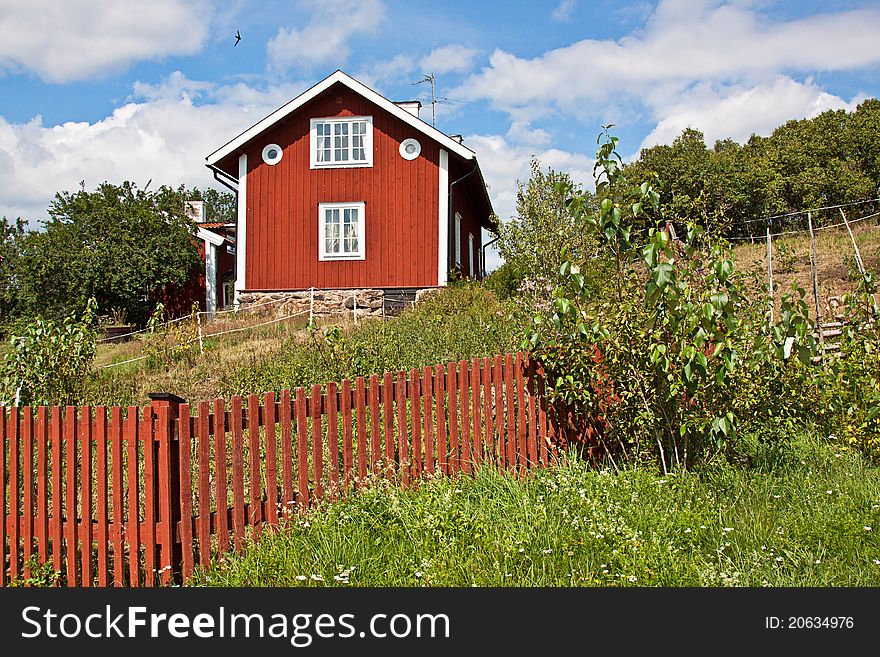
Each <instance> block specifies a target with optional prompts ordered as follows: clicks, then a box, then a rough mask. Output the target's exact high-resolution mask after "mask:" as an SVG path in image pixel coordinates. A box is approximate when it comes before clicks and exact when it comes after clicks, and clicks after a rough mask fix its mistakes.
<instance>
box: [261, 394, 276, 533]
mask: <svg viewBox="0 0 880 657" xmlns="http://www.w3.org/2000/svg"><path fill="white" fill-rule="evenodd" d="M263 415H264V418H265V421H264V422H263V427H264V428H263V430H264V431H265V433H266V519H265V520H266V522H267V523H268V524H269V525H270V526H272V527H277V526H278V440H277V438H276V433H275V423H276V419H275V393H274V392H267V393H266V394H265V395H263Z"/></svg>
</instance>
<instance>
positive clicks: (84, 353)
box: [0, 298, 96, 406]
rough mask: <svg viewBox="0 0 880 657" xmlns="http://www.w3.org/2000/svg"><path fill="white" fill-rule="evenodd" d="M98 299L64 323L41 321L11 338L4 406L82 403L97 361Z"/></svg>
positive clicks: (2, 384)
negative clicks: (96, 325) (88, 377)
mask: <svg viewBox="0 0 880 657" xmlns="http://www.w3.org/2000/svg"><path fill="white" fill-rule="evenodd" d="M95 307H96V304H95V300H94V299H93V298H92V299H89V301H88V302H87V303H86V309H85V311H84V312H83V313H82V314H74V315H69V316H68V317H66V318H65V319H64V321H63V322H55V321H52V320H45V319H42V318H37V319H35V320H34V321H33V322H31V323H30V324H28V325H27V327H26V329H25V331H24V332H23V333H21V334H18V335H13V336H11V337H10V338H9V351H8V353H7V354H6V357H5V359H4V361H3V365H2V371H0V402H2V403H3V404H4V405H11V404H18V405H21V406H25V405H30V406H38V405H55V404H60V405H64V404H75V403H77V402H78V400H79V397H80V395H81V394H82V390H83V386H84V385H85V381H86V377H87V376H88V374H89V371H90V370H91V367H92V361H93V360H94V358H95V340H96V335H95Z"/></svg>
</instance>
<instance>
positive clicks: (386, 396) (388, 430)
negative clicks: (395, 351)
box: [382, 372, 394, 477]
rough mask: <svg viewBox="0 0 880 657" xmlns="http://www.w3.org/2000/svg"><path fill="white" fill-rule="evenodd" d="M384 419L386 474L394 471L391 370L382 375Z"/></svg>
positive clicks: (388, 474) (392, 385)
mask: <svg viewBox="0 0 880 657" xmlns="http://www.w3.org/2000/svg"><path fill="white" fill-rule="evenodd" d="M382 419H383V422H384V425H385V476H386V477H391V476H392V473H393V472H394V379H393V377H392V375H391V372H385V373H384V374H383V375H382Z"/></svg>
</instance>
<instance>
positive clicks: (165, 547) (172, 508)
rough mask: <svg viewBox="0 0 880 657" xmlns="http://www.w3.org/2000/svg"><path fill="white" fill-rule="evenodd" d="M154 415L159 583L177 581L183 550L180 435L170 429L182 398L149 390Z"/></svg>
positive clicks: (153, 440)
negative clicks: (179, 528)
mask: <svg viewBox="0 0 880 657" xmlns="http://www.w3.org/2000/svg"><path fill="white" fill-rule="evenodd" d="M147 396H148V397H149V398H150V402H151V404H152V407H153V412H154V417H155V418H156V419H157V421H156V422H155V423H154V424H153V431H152V436H151V439H152V440H151V443H152V447H153V458H154V460H153V462H154V463H155V464H156V477H155V489H154V490H153V491H152V494H153V500H154V504H155V508H156V509H157V518H158V524H159V527H158V530H159V531H158V532H157V543H158V545H157V546H156V547H157V548H158V551H159V559H158V561H157V563H158V564H159V578H160V581H161V582H162V584H165V585H167V584H171V583H172V582H175V583H180V582H181V572H182V568H181V567H182V561H183V552H182V550H181V545H180V540H179V532H178V531H177V527H178V524H179V523H180V493H181V491H180V436H179V433H178V432H175V431H174V422H175V421H176V420H177V418H178V416H179V413H180V405H181V404H183V403H186V400H184V399H182V398H180V397H178V396H177V395H175V394H172V393H169V392H151V393H149V394H148V395H147ZM187 492H189V491H187Z"/></svg>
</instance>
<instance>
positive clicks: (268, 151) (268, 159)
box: [263, 144, 284, 165]
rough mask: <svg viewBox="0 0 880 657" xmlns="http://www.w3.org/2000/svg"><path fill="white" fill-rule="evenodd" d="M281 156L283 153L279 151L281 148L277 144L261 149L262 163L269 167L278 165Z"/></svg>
mask: <svg viewBox="0 0 880 657" xmlns="http://www.w3.org/2000/svg"><path fill="white" fill-rule="evenodd" d="M283 154H284V151H282V150H281V146H279V145H278V144H269V145H268V146H266V148H264V149H263V162H265V163H266V164H269V165H275V164H278V163H279V162H280V161H281V156H282V155H283Z"/></svg>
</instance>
